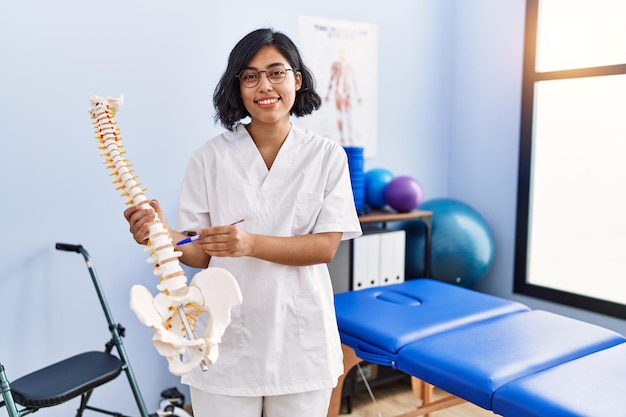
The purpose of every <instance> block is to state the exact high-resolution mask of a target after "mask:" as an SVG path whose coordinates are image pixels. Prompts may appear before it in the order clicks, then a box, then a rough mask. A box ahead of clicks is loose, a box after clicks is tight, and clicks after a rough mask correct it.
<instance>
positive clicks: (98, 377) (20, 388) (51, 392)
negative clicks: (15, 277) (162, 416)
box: [0, 243, 157, 417]
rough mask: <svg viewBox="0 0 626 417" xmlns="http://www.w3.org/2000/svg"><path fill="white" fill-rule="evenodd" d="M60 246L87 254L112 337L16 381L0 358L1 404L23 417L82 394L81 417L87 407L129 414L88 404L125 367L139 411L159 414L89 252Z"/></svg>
mask: <svg viewBox="0 0 626 417" xmlns="http://www.w3.org/2000/svg"><path fill="white" fill-rule="evenodd" d="M56 249H57V250H62V251H66V252H76V253H79V254H81V255H82V256H83V257H84V258H85V262H86V264H87V268H88V270H89V273H90V275H91V279H92V281H93V285H94V287H95V289H96V292H97V294H98V298H99V300H100V304H101V306H102V310H103V311H104V315H105V316H106V319H107V322H108V325H109V331H110V332H111V340H109V341H108V342H107V343H106V344H105V350H104V351H92V352H85V353H81V354H78V355H75V356H72V357H70V358H68V359H65V360H63V361H60V362H57V363H55V364H52V365H50V366H48V367H45V368H42V369H39V370H37V371H34V372H32V373H30V374H28V375H25V376H23V377H21V378H18V379H16V380H14V381H12V382H11V381H9V379H8V377H7V376H6V373H5V369H4V366H3V365H2V363H1V362H0V386H1V390H2V400H3V401H0V408H2V407H6V408H7V411H8V415H9V417H22V416H25V415H28V414H31V413H34V412H35V411H37V410H39V409H41V408H44V407H52V406H56V405H60V404H63V403H66V402H68V401H70V400H72V399H74V398H76V397H78V396H80V406H79V408H78V409H77V411H76V417H81V416H82V415H83V412H84V411H85V410H91V411H95V412H99V413H103V414H108V415H111V416H115V417H128V416H124V415H123V414H121V413H118V412H114V411H108V410H104V409H101V408H97V407H94V406H91V405H88V402H89V399H90V397H91V394H92V393H93V390H94V389H95V388H97V387H99V386H101V385H103V384H105V383H107V382H109V381H112V380H113V379H115V378H117V376H118V375H120V374H121V372H122V371H124V372H125V373H126V376H127V378H128V382H129V384H130V388H131V390H132V392H133V395H134V398H135V401H136V403H137V407H138V409H139V415H140V416H141V417H154V416H156V415H157V414H149V413H148V411H147V409H146V405H145V403H144V400H143V397H142V395H141V391H140V390H139V386H138V384H137V380H136V379H135V375H134V373H133V370H132V368H131V366H130V361H129V359H128V356H127V354H126V350H125V349H124V345H123V342H122V337H124V335H125V328H124V327H123V326H122V325H121V324H115V321H114V320H113V315H112V314H111V310H110V309H109V306H108V303H107V300H106V298H105V295H104V291H103V290H102V286H101V285H100V281H99V279H98V276H97V274H96V270H95V268H94V266H93V264H92V262H91V259H90V257H89V253H88V252H87V251H86V250H85V248H83V246H82V245H72V244H67V243H57V244H56ZM113 347H115V348H116V350H117V356H115V355H113V354H112V353H111V352H112V350H113Z"/></svg>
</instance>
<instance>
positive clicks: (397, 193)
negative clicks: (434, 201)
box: [385, 175, 424, 213]
mask: <svg viewBox="0 0 626 417" xmlns="http://www.w3.org/2000/svg"><path fill="white" fill-rule="evenodd" d="M423 196H424V191H423V190H422V185H421V184H420V183H419V182H418V181H417V180H416V179H415V178H413V177H409V176H406V175H402V176H399V177H396V178H394V179H392V180H391V181H389V184H387V187H385V201H386V202H387V204H389V206H390V207H391V208H393V209H395V210H397V211H399V212H400V213H408V212H409V211H413V210H415V209H416V208H418V207H419V205H420V204H421V202H422V198H423Z"/></svg>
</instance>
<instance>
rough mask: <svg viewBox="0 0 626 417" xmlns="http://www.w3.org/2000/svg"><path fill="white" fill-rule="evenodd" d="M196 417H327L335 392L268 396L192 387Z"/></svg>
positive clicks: (192, 402)
mask: <svg viewBox="0 0 626 417" xmlns="http://www.w3.org/2000/svg"><path fill="white" fill-rule="evenodd" d="M190 392H191V405H192V407H193V416H194V417H233V416H237V417H294V416H307V417H326V415H327V414H328V406H329V404H330V396H331V393H332V389H324V390H319V391H309V392H301V393H297V394H286V395H272V396H267V397H234V396H228V395H218V394H209V393H208V392H204V391H201V390H198V389H196V388H194V387H190Z"/></svg>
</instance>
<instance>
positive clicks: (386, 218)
mask: <svg viewBox="0 0 626 417" xmlns="http://www.w3.org/2000/svg"><path fill="white" fill-rule="evenodd" d="M432 215H433V213H432V211H426V210H414V211H410V212H408V213H397V212H395V211H388V210H372V211H371V212H370V213H367V214H363V215H361V216H359V221H360V222H361V223H378V222H391V221H401V220H415V219H429V218H431V217H432Z"/></svg>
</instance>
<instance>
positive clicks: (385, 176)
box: [365, 168, 394, 209]
mask: <svg viewBox="0 0 626 417" xmlns="http://www.w3.org/2000/svg"><path fill="white" fill-rule="evenodd" d="M393 178H394V175H393V173H392V172H391V171H389V170H388V169H385V168H374V169H370V170H369V171H367V172H366V173H365V204H367V205H368V206H370V207H371V208H374V209H380V208H383V207H385V206H386V205H387V201H386V200H385V188H387V184H389V182H390V181H391V180H392V179H393Z"/></svg>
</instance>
